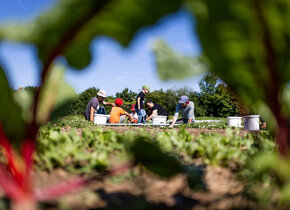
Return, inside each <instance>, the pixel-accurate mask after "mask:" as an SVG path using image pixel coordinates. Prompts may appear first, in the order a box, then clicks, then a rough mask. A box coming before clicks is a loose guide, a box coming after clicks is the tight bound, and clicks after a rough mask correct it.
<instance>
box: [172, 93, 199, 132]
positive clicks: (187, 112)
mask: <svg viewBox="0 0 290 210" xmlns="http://www.w3.org/2000/svg"><path fill="white" fill-rule="evenodd" d="M180 111H181V115H182V118H181V119H178V115H179V112H180ZM194 119H195V118H194V103H193V102H192V101H189V98H188V96H185V95H183V96H181V97H180V99H179V101H178V104H177V106H176V109H175V114H174V117H173V120H172V123H171V125H170V127H173V126H174V125H175V123H176V122H178V123H180V122H181V123H188V124H191V123H193V122H194Z"/></svg>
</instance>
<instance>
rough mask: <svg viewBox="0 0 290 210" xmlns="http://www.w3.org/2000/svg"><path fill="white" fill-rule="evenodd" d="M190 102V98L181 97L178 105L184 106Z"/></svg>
mask: <svg viewBox="0 0 290 210" xmlns="http://www.w3.org/2000/svg"><path fill="white" fill-rule="evenodd" d="M188 101H189V99H188V96H185V95H183V96H181V97H180V99H179V101H178V103H180V104H183V103H187V102H188Z"/></svg>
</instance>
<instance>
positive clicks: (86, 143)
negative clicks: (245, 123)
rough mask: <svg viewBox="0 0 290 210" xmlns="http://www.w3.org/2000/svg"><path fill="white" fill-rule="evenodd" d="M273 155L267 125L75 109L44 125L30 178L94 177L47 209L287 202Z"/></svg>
mask: <svg viewBox="0 0 290 210" xmlns="http://www.w3.org/2000/svg"><path fill="white" fill-rule="evenodd" d="M275 154H276V144H275V143H274V141H273V139H272V138H271V137H270V134H269V131H266V130H265V131H260V132H253V133H251V132H248V131H243V130H239V129H232V128H228V127H227V126H226V125H225V121H224V120H222V121H221V123H215V124H211V123H210V124H207V123H203V124H200V125H193V126H190V127H189V126H181V127H179V128H175V129H168V128H153V127H152V128H150V127H146V128H136V127H112V128H108V127H100V126H95V125H93V124H91V123H89V122H87V121H85V120H84V119H82V118H81V117H78V116H74V117H65V118H62V119H60V120H57V121H54V122H50V123H49V124H47V125H45V126H43V127H42V128H41V130H40V132H39V136H38V147H37V152H36V154H35V155H34V160H35V172H34V175H33V177H34V178H33V179H34V181H35V185H36V187H44V186H50V185H52V184H58V183H63V182H65V181H68V180H70V179H73V178H75V177H78V176H79V177H84V178H92V179H91V180H90V182H88V183H87V184H86V185H84V186H83V187H82V188H80V189H77V190H76V191H74V192H73V193H71V194H68V195H65V196H62V197H60V198H58V199H55V200H53V201H51V202H49V203H41V206H42V208H43V209H56V208H62V209H91V208H101V209H117V208H118V209H160V208H167V209H263V208H266V207H267V208H269V209H271V208H274V207H275V208H276V207H279V208H280V209H281V208H285V209H287V208H288V207H289V205H288V202H287V201H288V200H289V190H288V189H289V187H287V181H288V179H289V178H288V177H289V176H288V175H289V174H290V173H289V171H290V167H289V164H288V163H287V162H286V161H285V163H283V162H281V160H279V159H278V157H277V156H276V155H275ZM278 161H280V164H277V162H278ZM283 164H284V165H283ZM282 167H283V171H281V168H282ZM269 169H271V171H272V172H271V173H268V171H269ZM265 171H267V173H266V172H265ZM0 204H1V208H5V206H6V205H8V204H7V201H6V200H5V199H2V200H1V203H0Z"/></svg>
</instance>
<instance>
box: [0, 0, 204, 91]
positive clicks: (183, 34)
mask: <svg viewBox="0 0 290 210" xmlns="http://www.w3.org/2000/svg"><path fill="white" fill-rule="evenodd" d="M54 2H56V0H41V1H35V0H0V5H1V7H0V24H3V23H7V22H9V21H15V20H21V21H23V20H26V19H27V20H29V19H31V18H33V17H34V16H36V15H37V14H39V13H40V12H41V11H43V10H45V9H48V8H49V7H50V6H51V5H53V3H54ZM156 39H164V40H165V41H166V42H167V43H168V44H169V45H170V46H171V47H172V48H173V49H175V50H176V51H177V52H180V53H184V54H187V55H197V54H199V53H200V51H201V49H200V45H199V41H198V39H197V37H196V35H195V34H194V22H193V20H192V19H191V17H190V16H189V15H188V14H186V13H185V12H183V11H180V12H178V13H177V14H173V15H169V16H167V17H165V18H163V19H162V20H161V21H160V22H159V23H157V25H156V26H153V27H147V28H145V29H144V30H142V31H141V32H139V33H137V35H136V36H135V38H134V40H133V41H132V43H131V44H130V46H129V48H123V47H122V46H121V45H119V44H118V43H117V42H115V41H114V40H112V39H110V38H108V37H97V38H96V39H95V40H94V41H93V43H92V46H91V49H92V52H93V56H94V59H93V62H92V63H91V64H90V65H89V66H88V67H87V68H86V69H85V70H83V71H74V70H72V69H68V71H67V72H66V80H67V81H68V83H69V84H70V85H71V86H72V87H73V88H74V89H75V91H76V92H77V93H80V92H82V91H84V90H86V89H87V88H89V87H98V88H101V89H104V90H106V91H107V93H108V95H114V94H115V93H116V92H120V91H122V90H123V89H124V88H126V87H128V88H129V89H131V90H133V91H135V92H137V91H140V89H141V86H142V84H148V85H149V86H150V87H151V89H152V90H157V89H160V88H163V89H177V88H181V87H184V86H187V87H189V88H192V89H193V90H196V91H198V90H199V88H198V81H199V80H200V79H201V77H192V78H189V79H186V80H178V81H169V82H163V81H160V79H159V78H158V76H157V73H156V71H157V70H156V67H155V63H154V56H153V53H152V43H153V42H154V40H156ZM35 54H36V52H35V51H34V49H33V47H31V46H29V45H19V44H15V43H8V42H5V43H2V44H1V45H0V56H1V59H2V62H3V63H4V65H5V67H6V69H7V71H8V72H7V74H8V77H9V80H10V84H11V85H13V87H14V88H18V87H19V86H23V87H25V86H29V85H30V86H35V85H38V69H37V63H36V61H37V60H36V56H35Z"/></svg>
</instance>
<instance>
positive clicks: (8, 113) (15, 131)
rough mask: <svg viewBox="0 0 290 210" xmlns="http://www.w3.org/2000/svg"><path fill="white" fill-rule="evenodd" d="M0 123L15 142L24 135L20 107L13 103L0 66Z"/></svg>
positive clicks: (23, 122) (24, 126) (23, 123)
mask: <svg viewBox="0 0 290 210" xmlns="http://www.w3.org/2000/svg"><path fill="white" fill-rule="evenodd" d="M0 98H1V103H0V123H1V126H2V127H3V129H4V131H5V134H6V135H7V136H8V138H9V139H10V140H11V141H12V143H16V142H18V143H19V141H20V140H22V139H23V137H24V135H25V129H26V122H25V121H24V119H23V117H22V111H21V108H20V107H19V106H18V105H17V103H15V101H14V98H13V96H12V90H11V89H10V87H9V83H8V81H7V79H6V75H5V73H4V70H3V69H2V67H1V66H0Z"/></svg>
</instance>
